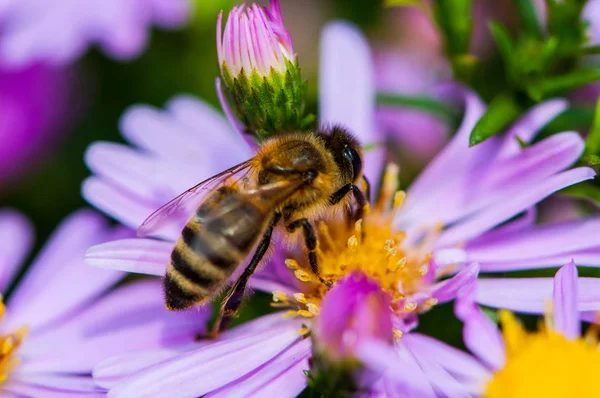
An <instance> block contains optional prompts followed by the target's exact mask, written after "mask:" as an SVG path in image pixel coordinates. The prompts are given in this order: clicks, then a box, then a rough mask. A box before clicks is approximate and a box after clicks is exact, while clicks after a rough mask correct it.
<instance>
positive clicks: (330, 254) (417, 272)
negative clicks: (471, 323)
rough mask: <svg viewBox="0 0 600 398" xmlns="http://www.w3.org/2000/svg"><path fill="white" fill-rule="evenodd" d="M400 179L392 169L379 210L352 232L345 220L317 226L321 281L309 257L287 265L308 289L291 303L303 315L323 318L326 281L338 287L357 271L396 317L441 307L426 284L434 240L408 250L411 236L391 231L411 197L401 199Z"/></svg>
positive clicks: (383, 189)
mask: <svg viewBox="0 0 600 398" xmlns="http://www.w3.org/2000/svg"><path fill="white" fill-rule="evenodd" d="M397 173H398V168H397V167H395V166H392V167H388V169H387V172H386V175H385V178H384V183H383V187H382V190H381V192H380V195H379V199H378V201H377V203H376V205H375V206H373V208H372V211H371V213H370V214H368V215H365V216H364V217H363V219H362V220H359V221H357V222H355V223H354V225H352V226H351V227H350V228H349V227H348V223H347V220H345V219H343V218H340V219H335V220H326V221H324V222H322V223H320V224H319V225H318V231H319V234H318V242H319V247H318V249H317V250H316V255H317V262H318V264H319V274H320V275H319V277H317V276H316V275H314V273H313V272H312V270H311V267H310V265H309V264H308V261H306V257H305V256H302V257H297V258H296V261H294V260H292V259H288V260H286V262H285V263H286V265H287V267H288V268H290V269H292V270H293V271H294V274H295V276H296V278H297V279H299V280H300V281H302V282H304V283H305V284H304V285H303V287H302V291H301V293H297V294H295V295H294V298H295V299H296V300H295V303H291V304H292V305H293V306H295V307H297V311H298V315H300V316H308V314H307V313H310V314H311V315H310V316H314V315H316V314H318V311H315V308H318V305H319V304H320V303H321V300H322V299H323V297H324V296H325V295H326V294H327V291H328V289H329V286H327V284H325V283H321V281H322V280H324V281H327V282H329V283H331V284H335V283H336V281H338V280H339V279H341V278H344V277H345V276H346V275H349V274H351V273H352V272H355V271H359V272H361V273H363V274H365V275H367V276H368V277H369V278H370V279H373V280H375V281H377V283H378V284H379V286H380V287H381V288H382V290H384V291H385V292H387V293H388V294H389V296H390V297H391V308H390V309H391V311H392V312H393V313H394V315H395V316H399V317H403V316H409V314H412V313H415V312H417V313H419V312H422V311H427V310H429V309H430V308H431V307H432V306H434V305H435V304H437V301H436V300H434V299H432V297H431V296H428V293H427V292H428V290H427V289H426V287H427V286H428V285H429V284H430V283H431V282H430V281H428V280H427V279H426V276H427V274H428V273H429V272H430V260H431V252H430V251H429V248H428V247H427V246H424V244H426V243H427V242H428V241H429V240H430V236H429V235H425V236H424V237H423V238H422V239H421V241H419V242H418V243H412V242H411V243H410V244H409V243H407V242H406V238H407V234H406V232H405V231H398V230H396V229H395V228H393V227H392V224H393V220H394V218H395V215H396V211H397V209H398V208H399V207H400V205H401V204H402V201H403V200H404V198H405V196H406V194H405V193H404V192H401V193H397V189H396V188H397V181H398V175H397ZM440 228H441V224H440V225H439V226H437V227H436V228H434V230H433V231H432V232H431V234H430V235H436V234H438V233H439V231H440ZM421 242H425V243H421ZM303 254H304V253H303ZM413 297H414V298H413ZM312 305H315V307H312Z"/></svg>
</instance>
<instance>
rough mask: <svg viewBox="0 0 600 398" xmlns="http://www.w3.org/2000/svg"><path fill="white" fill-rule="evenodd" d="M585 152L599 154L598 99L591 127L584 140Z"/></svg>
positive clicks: (599, 103)
mask: <svg viewBox="0 0 600 398" xmlns="http://www.w3.org/2000/svg"><path fill="white" fill-rule="evenodd" d="M585 153H586V154H587V155H600V99H599V100H598V102H597V103H596V111H595V113H594V122H593V123H592V128H591V130H590V132H589V134H588V136H587V138H586V140H585Z"/></svg>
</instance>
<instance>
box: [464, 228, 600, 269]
mask: <svg viewBox="0 0 600 398" xmlns="http://www.w3.org/2000/svg"><path fill="white" fill-rule="evenodd" d="M599 228H600V218H598V217H590V218H586V219H583V220H581V219H580V220H576V221H571V222H562V223H554V224H546V225H536V226H533V227H532V228H528V229H524V230H522V231H515V232H513V233H512V234H510V235H508V236H504V235H502V236H495V237H494V236H490V237H489V238H486V239H479V240H478V241H477V242H476V243H474V244H473V243H469V244H468V245H467V250H466V251H467V254H468V257H469V259H471V260H472V261H480V262H482V263H486V262H498V263H501V262H512V261H519V262H523V261H524V260H528V259H536V258H539V257H552V256H556V255H560V254H568V253H571V252H576V251H582V250H587V249H594V248H599V247H600V242H598V239H597V238H596V237H595V231H598V229H599ZM576 260H577V262H578V263H580V264H582V262H581V261H580V260H579V259H577V258H576Z"/></svg>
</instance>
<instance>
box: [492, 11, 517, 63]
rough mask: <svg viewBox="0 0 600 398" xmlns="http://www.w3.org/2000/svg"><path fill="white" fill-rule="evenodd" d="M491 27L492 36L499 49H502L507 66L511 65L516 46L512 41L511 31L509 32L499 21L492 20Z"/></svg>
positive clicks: (501, 52)
mask: <svg viewBox="0 0 600 398" xmlns="http://www.w3.org/2000/svg"><path fill="white" fill-rule="evenodd" d="M489 27H490V32H491V33H492V38H493V39H494V41H495V42H496V46H498V51H500V55H501V56H502V59H503V60H504V63H505V64H506V65H507V66H508V65H510V61H511V60H512V58H513V54H514V46H513V43H512V38H511V37H510V33H508V31H507V30H506V28H505V27H504V26H503V25H501V24H499V23H497V22H490V24H489Z"/></svg>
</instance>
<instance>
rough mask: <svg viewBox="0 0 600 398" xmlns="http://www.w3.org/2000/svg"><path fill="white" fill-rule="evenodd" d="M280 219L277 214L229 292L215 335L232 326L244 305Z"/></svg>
mask: <svg viewBox="0 0 600 398" xmlns="http://www.w3.org/2000/svg"><path fill="white" fill-rule="evenodd" d="M280 218H281V214H279V213H277V214H275V216H274V217H273V220H272V221H271V224H270V225H269V228H268V229H267V230H266V232H265V234H264V235H263V237H262V239H261V241H260V243H259V244H258V246H257V248H256V252H254V256H252V260H250V263H249V264H248V266H247V267H246V269H245V270H244V272H243V273H242V275H240V277H239V278H238V279H237V281H235V284H234V285H233V287H232V288H231V290H230V291H229V294H228V295H227V297H226V298H225V302H224V303H223V306H222V307H221V313H220V314H219V318H218V319H217V322H216V323H215V326H214V328H213V335H219V334H220V333H222V332H223V331H224V330H225V329H227V328H228V327H229V325H230V324H231V321H233V319H234V318H235V316H236V315H237V312H238V310H239V308H240V305H241V304H242V301H243V299H244V291H245V290H246V285H247V284H248V280H249V279H250V277H251V276H252V274H253V273H254V271H256V267H258V264H259V263H260V260H262V258H263V257H264V255H265V253H266V252H267V250H268V249H269V245H270V244H271V236H272V235H273V229H274V228H275V226H276V225H277V223H278V222H279V219H280Z"/></svg>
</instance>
